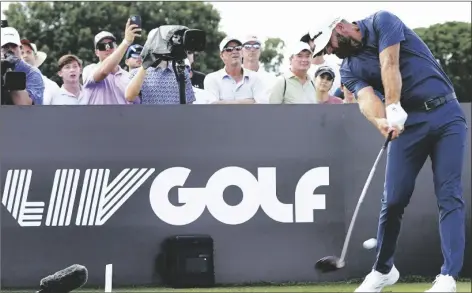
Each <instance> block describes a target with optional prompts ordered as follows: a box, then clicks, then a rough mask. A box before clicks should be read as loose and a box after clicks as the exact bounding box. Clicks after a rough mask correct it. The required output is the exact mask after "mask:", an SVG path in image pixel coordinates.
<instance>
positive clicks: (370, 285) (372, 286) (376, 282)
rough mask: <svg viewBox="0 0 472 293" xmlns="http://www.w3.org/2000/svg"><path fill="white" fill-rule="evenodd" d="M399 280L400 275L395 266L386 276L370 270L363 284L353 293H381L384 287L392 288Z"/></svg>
mask: <svg viewBox="0 0 472 293" xmlns="http://www.w3.org/2000/svg"><path fill="white" fill-rule="evenodd" d="M399 278H400V273H399V272H398V270H397V268H396V267H395V266H393V267H392V269H391V270H390V272H389V273H388V274H382V273H379V272H377V271H376V270H372V272H371V273H370V274H368V275H367V276H366V277H365V279H364V282H362V284H361V285H360V286H359V287H358V288H357V289H356V291H354V292H382V290H383V288H384V287H387V286H392V285H393V284H395V283H396V282H397V281H398V279H399Z"/></svg>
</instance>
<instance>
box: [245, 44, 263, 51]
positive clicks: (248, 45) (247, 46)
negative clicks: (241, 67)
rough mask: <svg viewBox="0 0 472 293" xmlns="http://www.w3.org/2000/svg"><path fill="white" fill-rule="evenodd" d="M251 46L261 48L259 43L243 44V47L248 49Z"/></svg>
mask: <svg viewBox="0 0 472 293" xmlns="http://www.w3.org/2000/svg"><path fill="white" fill-rule="evenodd" d="M252 48H254V49H256V50H259V49H260V48H261V45H259V44H246V45H244V49H247V50H250V49H252Z"/></svg>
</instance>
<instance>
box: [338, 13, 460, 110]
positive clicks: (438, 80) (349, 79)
mask: <svg viewBox="0 0 472 293" xmlns="http://www.w3.org/2000/svg"><path fill="white" fill-rule="evenodd" d="M356 24H357V25H358V26H359V29H360V32H361V33H362V42H363V46H364V47H363V50H362V51H361V52H360V53H358V54H357V55H354V56H351V57H348V58H345V59H344V60H343V63H342V65H341V69H340V72H341V82H342V83H343V84H344V85H345V86H346V87H347V88H348V89H349V90H350V91H351V92H353V93H355V94H357V93H358V92H359V91H360V90H361V89H363V88H364V87H367V86H372V87H373V88H374V90H377V91H379V92H380V93H382V94H384V88H383V85H382V77H381V73H380V60H379V53H380V52H382V50H384V49H385V48H387V47H390V46H392V45H395V44H398V43H401V46H400V72H401V76H402V82H403V84H402V91H401V102H402V105H403V106H404V107H405V106H409V105H417V104H418V103H422V102H425V101H428V100H430V99H432V98H436V97H441V96H446V95H448V94H451V93H453V92H454V87H453V85H452V82H451V80H450V79H449V78H448V77H447V75H446V73H445V72H444V71H443V69H442V68H441V65H440V64H439V63H438V62H437V61H436V59H435V58H434V56H433V54H432V53H431V51H430V50H429V49H428V47H427V46H426V44H425V43H424V42H423V41H422V40H421V39H420V38H419V37H418V35H416V33H415V32H414V31H413V30H411V29H410V28H408V27H407V26H406V25H405V24H404V23H403V22H402V21H401V20H400V19H399V18H398V17H397V16H395V15H393V14H392V13H390V12H387V11H379V12H377V13H374V14H373V15H371V16H369V17H367V18H365V19H363V20H360V21H357V22H356Z"/></svg>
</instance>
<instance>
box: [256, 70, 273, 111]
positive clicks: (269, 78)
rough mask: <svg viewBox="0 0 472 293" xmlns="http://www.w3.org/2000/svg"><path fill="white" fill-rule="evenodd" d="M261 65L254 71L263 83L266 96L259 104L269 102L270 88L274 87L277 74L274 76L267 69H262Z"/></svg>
mask: <svg viewBox="0 0 472 293" xmlns="http://www.w3.org/2000/svg"><path fill="white" fill-rule="evenodd" d="M262 66H263V65H261V66H260V67H259V70H258V71H254V72H255V73H256V74H257V75H258V77H259V79H260V81H261V83H262V84H263V86H264V88H265V91H266V96H267V99H266V100H265V101H261V102H260V103H261V104H269V97H270V93H271V92H272V89H273V88H274V85H275V82H276V81H277V76H275V74H274V73H269V72H267V71H265V70H264V67H262Z"/></svg>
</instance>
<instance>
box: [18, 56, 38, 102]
mask: <svg viewBox="0 0 472 293" xmlns="http://www.w3.org/2000/svg"><path fill="white" fill-rule="evenodd" d="M15 72H24V73H25V74H26V91H27V92H28V95H29V96H30V98H31V100H33V104H34V105H42V104H43V95H44V82H43V76H42V74H41V71H39V69H38V68H36V67H33V66H31V65H29V64H28V63H26V62H25V61H23V60H19V61H18V63H17V64H16V65H15Z"/></svg>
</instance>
